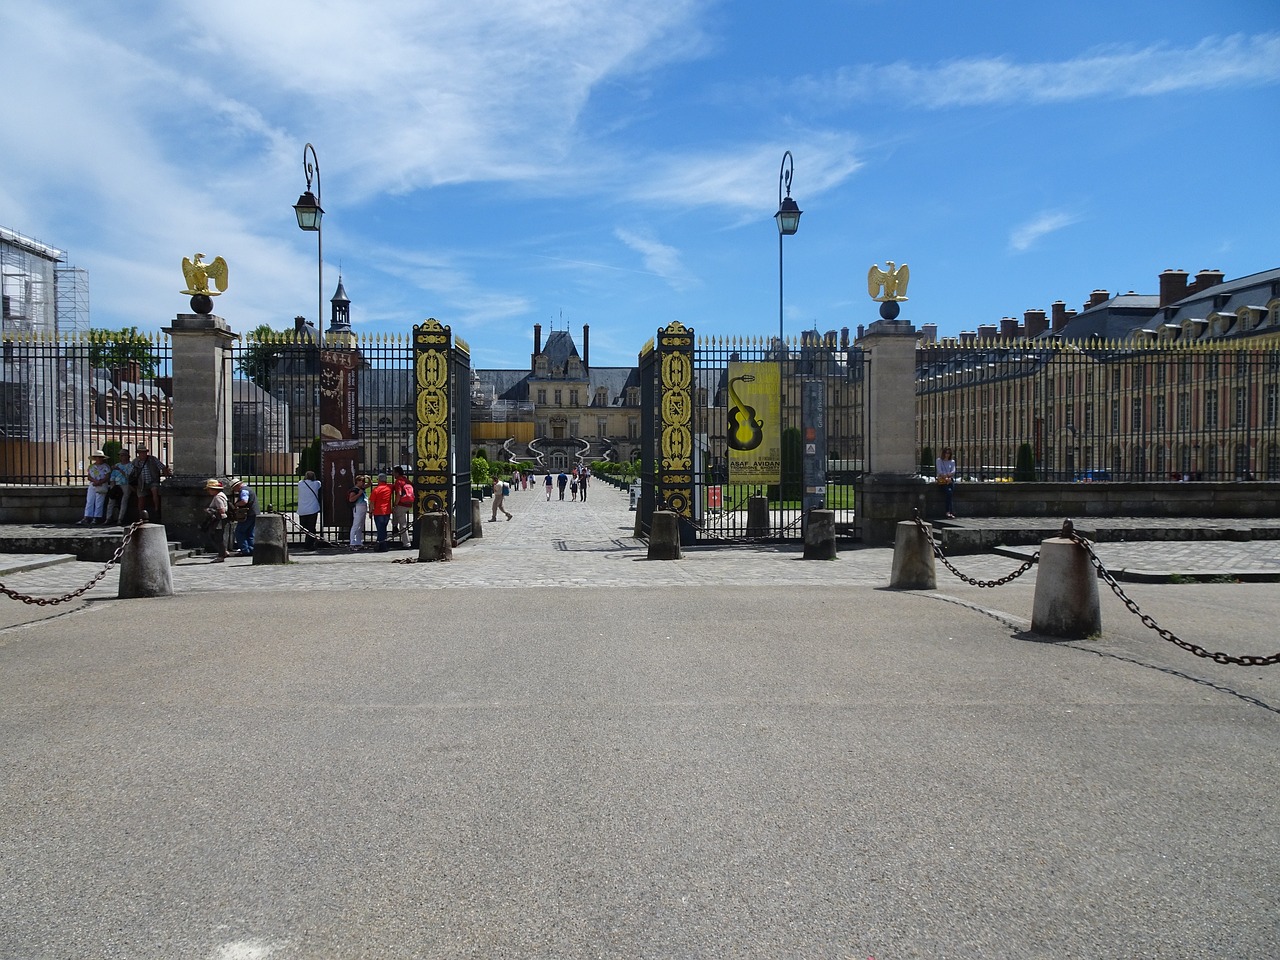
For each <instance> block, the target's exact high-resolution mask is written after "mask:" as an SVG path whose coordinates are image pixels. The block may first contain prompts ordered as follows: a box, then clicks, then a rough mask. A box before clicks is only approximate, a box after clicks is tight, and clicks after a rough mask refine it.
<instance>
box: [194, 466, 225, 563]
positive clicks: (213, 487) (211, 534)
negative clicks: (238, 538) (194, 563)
mask: <svg viewBox="0 0 1280 960" xmlns="http://www.w3.org/2000/svg"><path fill="white" fill-rule="evenodd" d="M204 492H205V493H207V494H209V496H210V498H211V499H210V500H209V505H208V506H207V507H205V508H204V512H205V513H207V514H208V515H209V516H208V518H207V519H206V520H205V521H204V523H202V524H201V525H200V527H201V529H203V530H204V532H205V535H206V536H207V537H208V538H209V549H210V550H211V551H212V552H213V553H215V554H217V556H215V557H214V558H213V562H214V563H222V561H223V560H225V559H227V512H228V506H227V494H226V489H225V488H224V487H223V485H222V481H221V480H218V479H216V478H213V477H211V478H209V479H208V480H206V481H205V482H204Z"/></svg>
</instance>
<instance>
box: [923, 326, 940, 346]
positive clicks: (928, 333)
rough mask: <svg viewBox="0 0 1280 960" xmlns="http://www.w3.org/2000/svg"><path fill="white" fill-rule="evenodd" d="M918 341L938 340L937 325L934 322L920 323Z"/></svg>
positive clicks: (931, 341)
mask: <svg viewBox="0 0 1280 960" xmlns="http://www.w3.org/2000/svg"><path fill="white" fill-rule="evenodd" d="M920 342H921V343H937V342H938V325H937V324H936V323H923V324H921V325H920Z"/></svg>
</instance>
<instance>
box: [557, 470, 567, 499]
mask: <svg viewBox="0 0 1280 960" xmlns="http://www.w3.org/2000/svg"><path fill="white" fill-rule="evenodd" d="M556 486H557V487H559V488H560V499H561V500H563V499H564V489H565V487H567V486H569V477H568V475H567V474H566V473H565V472H564V471H563V470H561V471H560V476H558V477H556Z"/></svg>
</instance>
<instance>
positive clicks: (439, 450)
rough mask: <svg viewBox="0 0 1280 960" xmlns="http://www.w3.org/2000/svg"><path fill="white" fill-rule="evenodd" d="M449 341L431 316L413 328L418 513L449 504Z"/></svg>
mask: <svg viewBox="0 0 1280 960" xmlns="http://www.w3.org/2000/svg"><path fill="white" fill-rule="evenodd" d="M450 340H451V335H450V330H449V328H448V327H446V326H442V325H441V323H440V321H439V320H436V319H435V318H434V317H429V318H428V319H426V320H424V321H422V323H420V324H418V325H417V326H415V327H414V328H413V370H414V390H415V404H414V406H415V408H416V410H417V415H418V434H417V444H416V445H417V450H416V454H417V494H418V513H419V514H423V513H428V512H433V511H447V510H448V505H449V484H450V480H451V474H452V470H451V467H450V465H449V354H450Z"/></svg>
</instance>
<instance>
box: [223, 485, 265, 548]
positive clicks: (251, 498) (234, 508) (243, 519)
mask: <svg viewBox="0 0 1280 960" xmlns="http://www.w3.org/2000/svg"><path fill="white" fill-rule="evenodd" d="M229 486H230V489H231V496H230V497H229V498H228V500H229V502H230V505H231V517H232V519H233V520H235V522H236V529H235V533H234V534H232V536H233V538H234V539H235V544H236V555H237V556H240V557H252V556H253V532H254V530H255V529H256V527H257V526H258V494H257V493H255V492H254V490H253V488H252V487H250V486H249V485H248V484H247V483H245V482H244V481H243V480H241V479H240V478H239V477H232V478H231V483H230V485H229Z"/></svg>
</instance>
